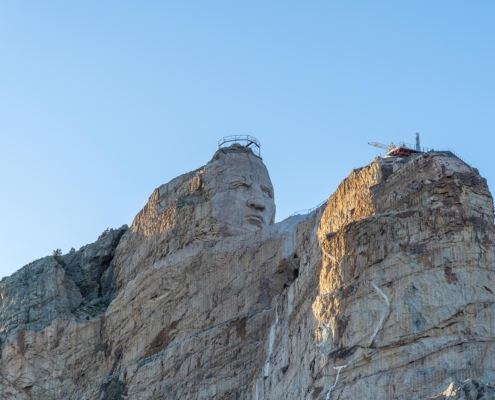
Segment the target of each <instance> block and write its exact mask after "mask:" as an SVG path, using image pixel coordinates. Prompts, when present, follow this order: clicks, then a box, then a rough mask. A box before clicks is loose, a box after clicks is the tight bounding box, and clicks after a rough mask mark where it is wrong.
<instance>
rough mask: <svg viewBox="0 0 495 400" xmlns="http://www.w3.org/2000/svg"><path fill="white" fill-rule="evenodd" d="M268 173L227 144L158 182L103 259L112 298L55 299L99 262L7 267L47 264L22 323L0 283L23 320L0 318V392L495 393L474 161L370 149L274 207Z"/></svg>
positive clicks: (487, 273) (183, 395) (485, 239)
mask: <svg viewBox="0 0 495 400" xmlns="http://www.w3.org/2000/svg"><path fill="white" fill-rule="evenodd" d="M217 163H218V164H217ZM270 189H271V184H270V183H269V178H268V174H267V173H266V169H264V166H263V164H262V163H261V160H260V159H258V158H256V157H255V156H253V155H251V154H249V152H248V151H247V150H246V149H242V148H232V149H230V148H229V149H226V150H221V151H220V152H218V153H216V154H215V156H214V157H213V159H212V161H210V162H209V163H208V164H206V165H205V167H203V168H200V169H198V170H196V171H193V172H191V173H188V174H185V175H182V176H180V177H178V178H176V179H174V180H173V181H171V182H169V183H168V184H166V185H163V186H161V187H160V188H158V189H157V190H155V192H154V193H153V194H152V196H151V197H150V200H149V202H148V203H147V204H146V206H145V207H144V208H143V210H142V211H141V212H140V213H139V214H138V215H137V216H136V218H135V220H134V222H133V224H132V226H131V228H130V229H129V230H128V231H126V233H125V235H124V236H123V237H122V239H121V240H120V243H119V244H118V246H117V249H116V250H115V257H114V258H113V261H112V262H111V263H110V266H112V268H113V269H112V271H113V273H114V275H115V279H114V288H115V289H114V290H113V291H112V293H113V296H114V297H113V299H112V302H111V303H110V305H109V306H108V309H106V312H105V314H104V315H96V316H95V317H94V318H90V319H89V320H88V321H86V320H84V321H81V320H76V319H75V318H70V317H68V316H67V309H68V308H70V303H71V302H75V303H78V302H80V301H81V295H80V294H78V292H77V286H76V284H75V283H74V280H75V281H76V283H77V282H81V283H84V286H81V287H83V288H87V287H88V286H87V285H86V283H85V282H86V279H87V278H88V279H94V278H93V277H100V278H99V279H100V280H102V279H103V278H104V276H105V273H101V271H102V270H103V269H104V268H103V266H101V265H100V266H99V267H95V268H96V269H95V270H96V272H95V274H93V273H90V272H91V271H90V270H92V269H91V268H90V267H88V266H89V265H91V263H84V267H78V266H77V265H79V264H77V265H76V264H74V268H72V267H71V276H73V278H70V277H69V276H67V275H66V274H65V272H64V270H63V269H62V266H60V265H53V266H51V265H50V266H48V269H47V270H46V271H45V270H44V269H36V271H37V272H36V273H37V274H39V277H38V278H37V279H36V280H34V279H32V280H27V277H26V274H25V273H24V274H20V275H19V279H18V280H19V282H22V284H23V285H25V286H26V288H25V289H23V290H24V291H23V292H22V293H29V295H30V296H35V295H37V294H39V292H40V290H43V288H45V287H48V286H47V284H46V282H47V279H48V275H47V274H48V273H50V274H53V276H56V277H57V286H55V287H57V290H58V292H59V293H61V296H60V298H56V300H57V301H56V302H52V303H50V304H51V305H50V306H49V307H50V309H52V310H55V311H54V312H53V315H54V316H53V318H52V319H51V320H50V321H46V320H45V321H44V322H43V323H44V325H43V326H37V327H36V329H34V325H33V326H31V325H29V324H28V323H27V322H26V321H24V320H27V319H28V318H30V316H31V315H33V316H36V315H38V314H39V312H40V310H43V307H48V305H45V304H43V303H40V304H39V305H35V304H34V303H29V302H25V303H24V308H23V311H22V312H18V308H16V307H15V306H14V305H15V304H17V303H16V301H17V300H19V299H16V298H14V297H13V296H14V293H13V292H12V291H10V292H9V291H8V287H5V285H4V286H3V287H2V288H1V289H0V292H1V294H2V306H3V307H4V310H5V311H4V314H3V318H4V321H6V320H8V321H14V322H15V321H18V320H19V321H20V320H22V321H23V325H22V328H18V327H17V328H15V329H17V331H16V332H15V335H13V334H11V335H8V336H3V338H5V342H4V347H3V350H2V359H1V360H2V361H1V364H0V372H1V374H0V397H1V398H5V399H38V398H47V399H50V398H57V399H65V398H72V399H88V400H89V399H105V398H132V399H134V398H136V399H170V400H179V399H205V400H206V399H256V400H262V399H270V400H278V399H280V400H286V399H289V400H301V399H304V400H324V399H325V400H329V399H336V398H338V399H340V400H342V399H348V400H351V399H352V400H354V399H374V398H376V399H417V400H419V399H428V398H439V399H443V398H458V399H474V398H476V399H491V398H493V393H494V390H493V386H492V385H491V384H493V383H494V382H495V335H494V326H495V324H494V321H495V297H494V293H495V274H494V273H495V227H494V224H493V216H494V213H493V201H492V197H491V195H490V193H489V191H488V188H487V185H486V182H485V180H484V179H483V178H481V177H480V176H479V174H478V171H477V170H475V169H473V168H471V167H469V166H467V165H466V164H464V163H463V162H462V161H460V160H458V159H457V158H454V157H448V156H446V155H442V154H436V153H428V154H424V155H420V156H417V157H412V158H409V159H407V160H401V159H376V160H375V161H373V162H372V163H371V164H370V165H368V166H366V167H364V168H361V169H358V170H354V171H352V172H351V174H350V175H349V176H348V177H347V178H346V179H345V180H344V181H343V182H342V184H341V185H340V186H339V188H338V189H337V190H336V192H335V193H334V194H332V195H331V196H330V198H329V199H328V201H327V203H326V204H325V205H324V206H322V207H321V208H320V209H319V210H316V211H315V212H313V213H311V214H309V215H306V216H296V217H291V218H289V219H287V220H285V221H283V222H280V223H277V224H273V225H272V224H271V223H270V222H268V221H272V219H271V218H273V215H274V208H275V207H274V204H273V199H272V198H271V196H270V193H269V190H270ZM253 197H254V198H255V201H252V203H255V204H254V205H253V204H252V203H250V202H249V200H250V199H251V198H253ZM255 206H256V207H257V208H256V207H255ZM253 207H254V211H253ZM222 210H226V211H227V212H226V213H225V215H228V216H230V218H224V216H222V213H221V211H222ZM253 212H255V213H257V214H256V215H257V216H258V218H253V219H251V218H250V217H251V214H250V213H253ZM261 222H263V223H261ZM101 254H102V258H101V259H102V260H103V261H104V262H105V263H108V260H107V259H106V258H105V256H104V253H101ZM73 259H74V260H78V256H74V258H73ZM67 261H68V260H67ZM80 265H81V266H82V265H83V264H80ZM106 265H107V264H105V267H106ZM88 268H89V269H88ZM105 271H106V270H105ZM24 272H27V271H24ZM21 277H22V279H20V278H21ZM48 280H49V279H48ZM37 285H40V286H37ZM84 290H85V293H87V294H86V295H87V296H89V297H91V296H93V295H94V294H93V293H94V292H93V291H88V290H87V289H84ZM54 292H55V291H53V290H52V292H51V293H54ZM47 304H48V303H47ZM35 307H40V308H39V309H37V308H35ZM31 309H33V311H30V310H31ZM59 309H60V310H62V311H61V312H60V313H59V314H57V312H58V311H57V310H59ZM46 315H48V314H46ZM57 316H58V317H57ZM19 326H21V325H19ZM9 329H10V328H9ZM11 332H13V331H11Z"/></svg>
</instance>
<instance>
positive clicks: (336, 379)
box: [326, 365, 347, 400]
mask: <svg viewBox="0 0 495 400" xmlns="http://www.w3.org/2000/svg"><path fill="white" fill-rule="evenodd" d="M345 367H347V365H341V366H340V367H333V369H336V370H337V376H336V377H335V383H334V384H333V386H332V387H331V388H330V389H328V393H327V397H326V400H329V399H330V393H331V392H332V389H333V388H335V386H337V382H338V380H339V375H340V370H341V369H342V368H345Z"/></svg>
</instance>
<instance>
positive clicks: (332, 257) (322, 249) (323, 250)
mask: <svg viewBox="0 0 495 400" xmlns="http://www.w3.org/2000/svg"><path fill="white" fill-rule="evenodd" d="M321 251H322V252H323V253H324V254H325V255H326V256H327V257H330V259H331V260H332V261H334V262H335V261H336V260H335V257H334V256H332V255H330V254H328V253H327V252H326V251H325V249H324V248H323V247H322V248H321Z"/></svg>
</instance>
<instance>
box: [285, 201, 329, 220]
mask: <svg viewBox="0 0 495 400" xmlns="http://www.w3.org/2000/svg"><path fill="white" fill-rule="evenodd" d="M327 201H328V200H325V201H323V202H321V203H320V204H318V205H317V206H314V207H312V208H308V209H307V210H300V211H296V212H295V213H292V214H291V215H289V217H293V216H294V215H304V214H310V213H312V212H313V211H314V210H316V209H318V208H320V207H321V206H322V205H324V204H326V202H327Z"/></svg>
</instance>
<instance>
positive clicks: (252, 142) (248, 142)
mask: <svg viewBox="0 0 495 400" xmlns="http://www.w3.org/2000/svg"><path fill="white" fill-rule="evenodd" d="M234 143H238V144H240V145H241V146H244V147H249V148H250V149H251V150H253V153H254V155H255V156H256V157H259V158H261V144H260V142H259V140H258V139H256V138H255V137H253V136H249V135H233V136H225V137H223V138H221V139H220V140H219V141H218V148H219V149H221V148H222V147H228V146H230V145H231V144H234Z"/></svg>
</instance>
